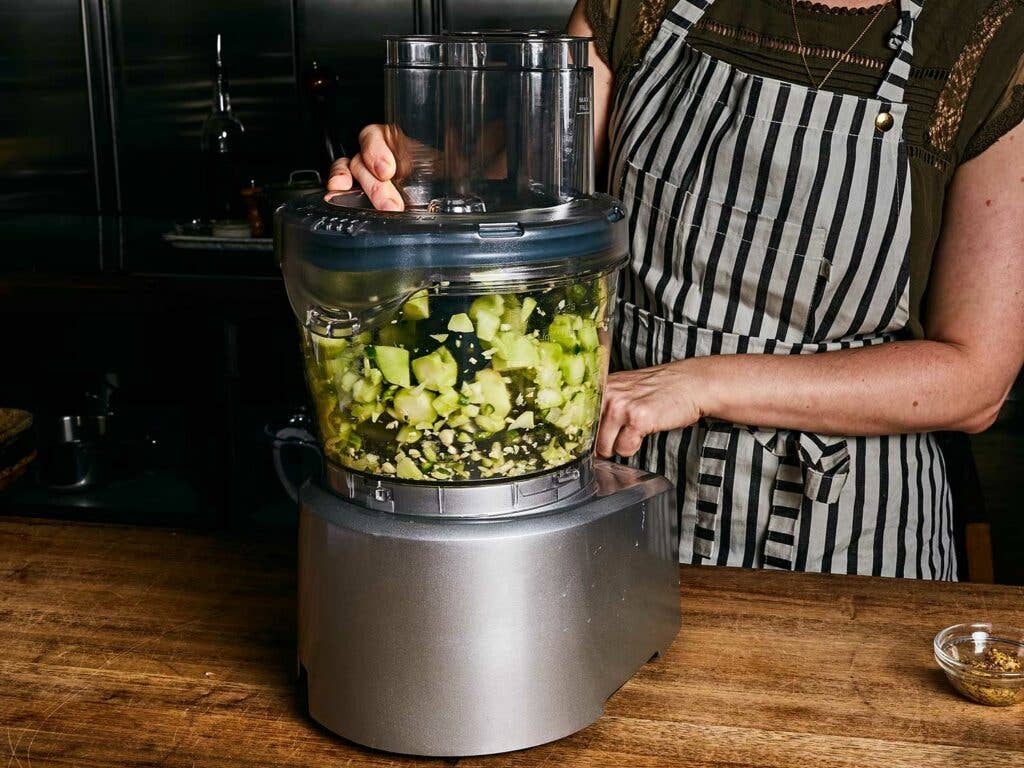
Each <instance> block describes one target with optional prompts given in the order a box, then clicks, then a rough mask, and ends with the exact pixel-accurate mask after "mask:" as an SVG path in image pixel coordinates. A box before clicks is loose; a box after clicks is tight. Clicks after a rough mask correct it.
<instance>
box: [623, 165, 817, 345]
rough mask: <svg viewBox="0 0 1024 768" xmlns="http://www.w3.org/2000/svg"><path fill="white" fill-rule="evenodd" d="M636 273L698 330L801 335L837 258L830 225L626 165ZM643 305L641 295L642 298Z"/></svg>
mask: <svg viewBox="0 0 1024 768" xmlns="http://www.w3.org/2000/svg"><path fill="white" fill-rule="evenodd" d="M627 174H628V177H629V176H631V177H632V178H628V177H627V179H626V181H627V183H626V185H625V189H626V190H630V191H633V196H632V197H633V199H632V200H630V201H629V204H630V205H631V208H632V211H633V215H632V216H631V217H630V218H631V225H632V227H631V237H632V258H633V276H631V279H633V280H636V281H638V282H642V286H637V288H641V289H642V290H643V293H645V294H646V296H647V297H649V298H650V300H651V301H652V303H653V304H654V306H653V307H652V309H653V311H654V312H655V313H656V314H660V315H662V316H664V317H667V318H671V319H672V320H673V321H674V322H679V323H685V324H688V325H696V326H699V327H701V328H709V329H711V330H716V331H722V332H724V333H735V334H740V335H743V336H753V337H759V338H767V339H777V340H779V341H786V342H800V341H803V340H804V338H805V331H806V329H807V328H808V327H811V326H812V325H813V321H814V317H815V312H816V311H817V310H818V308H819V305H820V304H821V301H822V297H823V296H824V295H825V293H826V290H827V287H828V282H829V277H830V274H831V271H832V265H831V263H830V262H829V260H828V258H827V257H826V255H825V230H824V229H821V228H819V227H814V226H811V225H810V224H809V223H798V222H794V221H787V220H782V219H773V218H771V217H768V216H763V215H760V214H758V213H755V212H751V211H744V210H741V209H739V208H737V207H735V206H729V205H726V204H725V203H723V202H719V201H718V200H715V199H712V198H711V197H700V196H699V195H698V194H696V193H694V192H691V191H686V190H681V189H679V188H677V187H675V186H674V185H672V184H671V183H670V182H668V181H666V180H665V179H663V178H660V177H654V176H651V175H650V174H648V173H646V172H645V171H643V170H641V169H639V168H637V167H636V166H632V165H630V166H627ZM638 303H639V302H638Z"/></svg>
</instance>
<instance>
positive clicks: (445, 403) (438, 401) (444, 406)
mask: <svg viewBox="0 0 1024 768" xmlns="http://www.w3.org/2000/svg"><path fill="white" fill-rule="evenodd" d="M433 405H434V410H435V411H437V415H438V416H447V415H448V414H449V413H451V412H452V411H454V410H455V409H457V408H458V407H459V393H458V392H456V391H455V390H454V389H446V390H444V391H443V392H441V394H439V395H438V396H437V397H435V398H434V401H433Z"/></svg>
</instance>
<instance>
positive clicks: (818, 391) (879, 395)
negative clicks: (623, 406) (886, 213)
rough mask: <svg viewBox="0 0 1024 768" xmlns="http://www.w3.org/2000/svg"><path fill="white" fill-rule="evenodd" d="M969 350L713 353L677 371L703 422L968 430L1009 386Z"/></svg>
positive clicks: (856, 430) (930, 346) (991, 412)
mask: <svg viewBox="0 0 1024 768" xmlns="http://www.w3.org/2000/svg"><path fill="white" fill-rule="evenodd" d="M976 357H977V356H975V355H972V354H971V352H970V351H969V350H966V349H964V348H962V347H959V346H957V345H953V344H947V343H943V342H938V341H905V342H891V343H888V344H881V345H877V346H871V347H863V348H859V349H849V350H839V351H835V352H824V353H817V354H810V355H794V356H791V355H719V356H713V357H706V358H692V359H689V360H684V361H679V362H676V363H672V364H671V365H674V366H678V372H679V373H680V374H681V376H680V379H681V381H680V385H681V386H684V387H685V386H694V387H696V388H697V389H698V390H699V391H700V392H701V393H703V394H702V395H701V397H702V398H703V401H702V402H701V403H700V404H699V407H700V410H701V413H702V414H703V415H705V416H711V417H715V418H720V419H723V420H726V421H732V422H736V423H740V424H751V425H757V426H771V427H780V428H787V429H799V430H808V431H814V432H819V433H825V434H838V435H880V434H898V433H903V432H925V431H932V430H940V429H949V430H960V431H967V432H976V431H980V430H982V429H985V428H986V427H987V426H989V424H991V422H992V420H993V419H994V418H995V416H996V415H997V414H998V412H999V407H1000V405H1001V404H1002V401H1003V399H1004V398H1005V396H1006V393H1007V390H1008V387H1009V384H1008V383H1007V382H1005V381H1003V380H1002V379H1005V376H1002V377H1001V376H1000V375H999V372H997V371H992V370H990V367H989V366H987V365H986V364H985V361H984V360H980V359H976Z"/></svg>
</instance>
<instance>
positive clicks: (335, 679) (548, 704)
mask: <svg viewBox="0 0 1024 768" xmlns="http://www.w3.org/2000/svg"><path fill="white" fill-rule="evenodd" d="M585 466H586V468H587V471H586V472H585V473H584V476H583V477H582V478H581V479H580V472H579V471H578V470H575V471H576V477H577V479H580V487H579V489H578V492H576V493H574V494H572V495H571V496H570V497H569V498H561V499H558V500H555V501H553V502H552V501H548V502H546V503H542V504H541V505H540V506H538V507H533V508H531V509H521V511H517V512H514V513H512V514H499V515H497V516H495V511H496V510H494V509H493V508H491V509H487V508H485V507H481V508H479V509H478V510H477V513H476V515H475V516H472V517H471V516H466V515H463V516H458V517H456V516H445V515H439V514H433V515H427V516H423V515H420V514H403V510H402V506H404V505H397V508H396V509H395V511H394V512H386V511H380V510H375V509H369V508H367V507H366V506H364V505H363V504H358V503H353V501H352V500H349V499H345V498H341V497H340V496H339V495H338V494H337V493H332V492H331V491H328V490H326V489H324V488H323V487H321V486H320V485H317V484H314V483H307V485H306V486H305V487H304V488H303V490H302V494H301V518H300V529H299V663H300V671H301V672H303V673H304V676H305V679H306V685H307V693H308V702H309V713H310V715H311V716H312V717H313V719H315V720H317V721H318V722H319V723H321V724H322V725H324V726H326V727H327V728H329V729H330V730H332V731H334V732H335V733H337V734H339V735H341V736H344V737H345V738H347V739H349V740H351V741H354V742H356V743H359V744H362V745H365V746H368V747H373V748H375V749H381V750H385V751H388V752H398V753H404V754H414V755H431V756H446V757H453V756H469V755H481V754H491V753H497V752H507V751H510V750H515V749H523V748H526V747H531V746H535V745H538V744H543V743H545V742H549V741H554V740H555V739H559V738H561V737H563V736H567V735H569V734H571V733H574V732H576V731H578V730H580V729H581V728H584V727H585V726H587V725H589V724H590V723H592V722H594V721H595V720H597V718H598V717H600V716H601V714H602V711H603V707H604V702H605V700H606V699H607V698H608V697H609V696H611V695H612V694H613V693H614V692H615V691H616V690H617V689H618V688H619V687H620V686H621V685H622V684H623V683H625V682H626V681H627V680H628V679H629V678H630V677H631V676H632V675H633V674H634V673H635V672H636V671H637V670H638V669H639V668H640V667H642V666H643V665H644V663H645V662H647V661H648V660H650V659H651V658H652V657H653V656H655V655H657V654H660V653H662V652H664V651H665V650H666V649H667V647H668V646H669V644H670V643H671V642H672V640H673V639H674V638H675V636H676V633H677V631H678V630H679V624H680V615H679V569H678V531H677V523H676V511H675V500H674V492H673V491H672V486H671V484H670V483H669V482H668V481H667V480H665V479H664V478H662V477H660V476H657V475H652V474H649V473H646V472H641V471H638V470H634V469H630V468H628V467H623V466H620V465H617V464H611V463H608V462H601V461H598V462H595V463H594V464H593V466H592V469H591V467H590V464H589V463H588V464H586V465H585ZM332 482H333V481H332ZM510 485H512V486H515V484H510V483H503V484H502V483H499V484H491V485H490V486H488V485H483V486H477V491H476V493H477V498H478V499H483V498H485V495H480V494H481V491H480V489H481V488H483V489H484V490H483V493H484V494H487V493H490V494H491V496H492V497H494V498H498V497H500V496H501V493H502V490H501V489H502V487H504V488H505V489H506V491H505V492H506V495H507V488H508V487H509V486H510ZM405 487H406V489H408V488H409V486H405ZM378 488H379V489H382V490H386V488H385V486H383V485H380V486H378ZM488 488H490V489H491V490H490V491H488V490H487V489H488ZM335 490H336V491H337V490H338V487H337V485H336V484H335ZM382 490H378V492H377V494H376V497H377V498H378V499H381V498H383V497H387V498H390V496H391V494H390V492H387V493H384V492H382ZM431 492H432V493H434V494H436V493H437V489H436V488H434V489H432V491H431ZM520 495H521V492H519V491H515V490H513V492H512V496H513V497H516V498H519V496H520ZM357 498H361V497H357ZM520 507H522V505H520ZM406 511H410V512H411V511H412V510H408V509H407V510H406ZM435 512H436V510H435Z"/></svg>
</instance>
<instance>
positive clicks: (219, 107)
mask: <svg viewBox="0 0 1024 768" xmlns="http://www.w3.org/2000/svg"><path fill="white" fill-rule="evenodd" d="M244 132H245V128H244V127H243V126H242V123H241V121H240V120H239V119H238V118H237V117H235V115H234V114H233V113H232V111H231V96H230V94H229V93H228V75H227V70H226V68H225V67H224V59H223V56H222V52H221V36H220V35H219V34H218V35H217V57H216V61H215V63H214V70H213V105H212V107H211V109H210V114H209V115H207V117H206V120H205V121H204V122H203V134H202V150H203V193H204V200H205V214H206V217H207V218H209V219H211V220H218V219H238V218H243V217H244V215H245V206H244V203H243V201H242V194H241V192H242V183H241V174H240V171H239V167H238V165H239V159H240V156H241V151H242V146H241V145H242V134H243V133H244Z"/></svg>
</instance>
